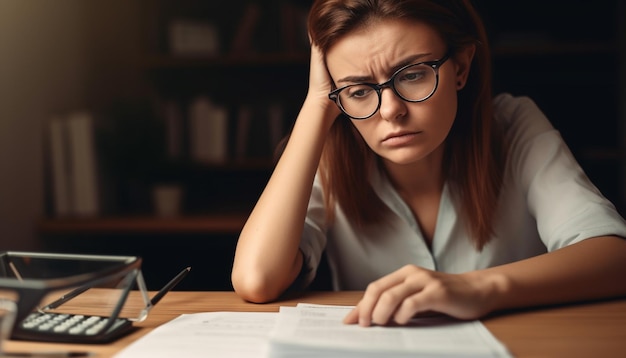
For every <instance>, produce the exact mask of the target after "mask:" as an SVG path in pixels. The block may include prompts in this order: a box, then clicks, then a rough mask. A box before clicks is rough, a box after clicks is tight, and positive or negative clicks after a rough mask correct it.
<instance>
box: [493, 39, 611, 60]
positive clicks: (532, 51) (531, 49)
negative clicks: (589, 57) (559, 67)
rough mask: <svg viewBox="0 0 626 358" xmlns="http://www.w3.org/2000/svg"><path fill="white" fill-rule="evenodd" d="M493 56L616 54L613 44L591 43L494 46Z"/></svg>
mask: <svg viewBox="0 0 626 358" xmlns="http://www.w3.org/2000/svg"><path fill="white" fill-rule="evenodd" d="M492 53H493V55H494V56H502V57H505V56H526V55H529V56H545V55H576V54H598V55H601V54H611V53H615V54H617V53H618V47H617V44H615V43H614V42H593V43H586V42H582V43H553V42H546V43H543V44H533V45H531V44H517V45H515V44H510V45H504V44H496V45H495V46H493V51H492Z"/></svg>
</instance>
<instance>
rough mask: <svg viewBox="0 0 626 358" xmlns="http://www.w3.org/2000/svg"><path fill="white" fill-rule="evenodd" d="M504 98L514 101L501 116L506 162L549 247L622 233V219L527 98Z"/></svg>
mask: <svg viewBox="0 0 626 358" xmlns="http://www.w3.org/2000/svg"><path fill="white" fill-rule="evenodd" d="M507 100H508V101H512V102H511V104H510V105H506V106H504V108H502V109H503V111H502V113H501V115H502V116H503V118H506V119H504V120H505V121H508V122H509V123H508V126H507V127H508V133H507V136H508V139H509V141H508V142H509V143H510V145H511V147H510V149H509V150H510V152H509V161H510V162H509V165H511V166H512V167H511V170H512V173H513V177H514V178H515V180H518V181H519V183H518V184H519V185H520V187H521V188H522V190H524V191H525V193H526V198H527V206H528V210H529V212H530V214H531V215H532V216H533V217H534V218H535V220H536V222H537V229H538V232H539V235H540V236H541V240H542V241H543V242H544V244H545V245H546V247H547V248H548V250H549V251H553V250H556V249H558V248H561V247H564V246H567V245H570V244H573V243H576V242H580V241H582V240H584V239H587V238H591V237H595V236H604V235H617V236H621V237H626V223H625V221H624V219H623V218H622V217H621V216H620V215H619V213H618V212H617V210H616V209H615V206H614V205H613V204H612V203H611V202H610V201H609V200H608V199H607V198H606V197H604V196H603V195H602V193H601V192H600V191H599V190H598V188H597V187H596V186H595V185H594V184H593V183H592V182H591V181H590V180H589V178H588V177H587V175H586V174H585V172H584V171H583V169H582V168H581V166H580V165H579V163H578V162H577V161H576V159H575V158H574V156H573V155H572V153H571V151H570V149H569V148H568V146H567V145H566V143H565V142H564V140H563V138H562V137H561V135H560V133H559V132H558V131H557V130H556V129H555V128H554V127H553V126H552V125H551V124H550V122H549V120H548V119H547V117H546V116H545V115H544V113H543V112H542V111H541V110H540V109H539V108H538V107H537V106H536V104H535V103H534V102H533V101H532V100H530V99H529V98H526V97H520V98H516V99H513V97H510V96H509V97H508V99H507Z"/></svg>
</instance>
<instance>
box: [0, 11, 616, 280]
mask: <svg viewBox="0 0 626 358" xmlns="http://www.w3.org/2000/svg"><path fill="white" fill-rule="evenodd" d="M474 3H475V4H476V6H477V8H478V9H479V11H480V12H481V14H482V16H483V18H484V19H485V22H486V24H487V28H488V32H489V37H490V41H491V44H492V45H493V49H494V50H493V61H494V83H495V88H494V89H495V91H496V92H502V91H507V92H511V93H513V94H515V95H528V96H530V97H532V98H533V99H534V100H535V101H536V102H537V103H538V104H539V106H540V107H541V108H542V109H543V110H544V112H545V113H546V114H547V115H548V117H549V118H550V120H551V121H552V122H553V124H554V125H555V126H556V127H557V129H559V131H560V132H561V133H562V135H563V137H564V138H565V140H566V141H567V142H568V144H569V145H570V148H571V149H572V152H573V153H574V155H575V156H576V157H577V159H578V160H579V162H580V163H581V165H582V166H583V168H584V169H585V171H586V172H587V174H588V175H589V177H590V178H591V179H592V180H593V181H594V183H595V184H596V185H597V186H598V188H599V189H600V190H601V191H602V192H603V193H604V195H605V196H607V197H608V198H609V199H611V200H612V201H613V202H614V203H615V204H616V206H617V207H618V208H619V209H620V211H621V212H622V213H624V203H626V28H625V25H624V24H625V23H626V5H625V1H622V0H603V1H596V2H594V3H593V6H589V5H587V4H586V3H583V2H580V3H579V2H569V1H556V2H552V3H551V7H550V8H549V9H548V8H545V7H544V5H545V4H544V2H541V1H536V0H533V1H507V2H495V1H486V0H475V1H474ZM309 6H310V1H298V0H271V1H251V0H231V1H229V2H227V3H219V4H218V3H217V2H212V1H204V0H180V1H167V0H135V1H127V0H107V1H99V0H98V1H84V0H55V1H36V0H2V1H0V54H1V56H0V250H45V251H60V252H83V253H101V254H123V255H139V256H142V257H143V258H144V265H143V267H144V276H145V277H146V281H147V283H148V286H149V288H150V289H156V288H158V287H159V286H161V285H162V284H164V283H165V282H166V281H167V280H168V279H169V278H170V276H173V275H174V274H175V273H177V272H178V271H179V270H180V269H181V268H183V267H185V266H189V265H191V266H192V267H193V270H192V273H191V274H190V275H189V276H188V278H186V279H185V281H184V282H183V283H181V285H180V286H179V288H180V289H202V290H221V289H230V278H229V274H230V265H231V262H232V254H233V250H234V245H235V243H236V238H237V234H238V231H239V230H240V229H241V227H242V225H243V223H244V222H245V218H246V216H247V214H248V213H249V211H250V210H251V208H252V206H253V205H254V202H255V201H256V199H257V197H258V195H259V194H260V192H261V190H262V188H263V185H264V184H265V182H266V180H267V178H268V177H269V175H270V173H271V170H272V166H273V160H274V148H275V146H276V144H277V143H278V141H279V140H280V138H282V137H283V136H284V135H285V134H286V133H288V131H289V129H290V126H291V124H292V123H293V120H294V119H295V116H296V114H297V111H298V109H299V106H300V105H301V103H302V100H303V98H304V95H305V93H306V92H305V91H306V86H307V75H308V74H307V70H308V48H307V37H306V29H305V26H306V14H307V9H308V7H309Z"/></svg>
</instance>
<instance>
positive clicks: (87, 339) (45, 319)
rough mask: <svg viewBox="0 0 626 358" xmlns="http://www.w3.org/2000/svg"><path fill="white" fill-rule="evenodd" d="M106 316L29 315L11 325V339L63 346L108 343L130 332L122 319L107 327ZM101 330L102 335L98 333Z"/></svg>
mask: <svg viewBox="0 0 626 358" xmlns="http://www.w3.org/2000/svg"><path fill="white" fill-rule="evenodd" d="M109 320H110V318H109V317H101V316H89V315H81V314H68V313H48V312H46V313H42V312H33V313H31V314H29V315H28V316H27V317H26V319H24V320H23V321H22V322H20V323H19V324H18V325H16V326H15V328H14V331H13V337H12V338H15V339H24V340H37V341H48V342H65V343H108V342H111V341H113V340H115V339H117V338H119V337H121V336H123V335H125V334H127V333H129V332H130V331H131V330H132V329H133V325H132V322H131V321H130V320H128V319H126V318H119V317H118V318H115V319H114V321H113V323H112V324H111V325H110V327H109V328H108V329H107V330H105V331H102V329H103V327H105V326H107V325H108V324H109ZM101 331H102V332H101Z"/></svg>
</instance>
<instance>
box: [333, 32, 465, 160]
mask: <svg viewBox="0 0 626 358" xmlns="http://www.w3.org/2000/svg"><path fill="white" fill-rule="evenodd" d="M446 51H447V47H446V44H445V43H444V41H443V40H442V39H441V38H440V36H439V35H438V33H437V32H436V31H434V30H433V29H432V28H431V27H429V26H428V25H425V24H424V23H420V22H407V21H386V20H383V21H379V22H375V23H374V24H372V25H371V26H366V28H362V29H358V30H356V31H354V32H352V33H349V34H348V35H346V36H345V37H343V38H341V39H340V40H339V41H338V42H337V43H336V44H335V45H333V46H332V47H331V48H330V49H329V51H328V52H327V53H326V61H327V66H328V70H329V72H330V75H331V77H332V79H333V81H334V83H335V85H336V86H337V88H339V87H343V86H346V85H349V84H355V83H363V82H368V83H382V82H385V81H387V80H388V79H389V78H390V76H391V75H392V74H393V73H394V72H395V71H396V70H398V69H399V68H401V67H403V66H405V65H408V64H414V63H419V62H424V61H433V60H438V59H441V58H442V57H444V55H445V54H446ZM470 61H471V58H470ZM463 72H464V70H463V66H459V65H458V63H457V62H456V61H455V59H454V58H450V59H449V60H447V61H446V62H445V63H444V64H443V65H442V66H441V67H440V69H439V85H438V87H437V90H436V91H435V93H434V94H433V95H432V96H431V97H430V98H429V99H427V100H426V101H424V102H417V103H410V102H406V101H404V100H402V99H401V98H400V97H398V96H397V95H396V94H395V93H394V92H393V90H392V89H391V88H385V89H383V91H382V102H381V105H380V109H379V110H378V111H377V112H376V113H375V114H374V115H373V116H372V117H370V118H368V119H365V120H352V123H353V124H354V126H355V127H356V128H357V130H358V131H359V132H360V133H361V135H362V137H363V139H364V140H365V142H366V143H367V144H368V145H369V147H370V148H371V149H372V150H373V151H374V152H375V153H377V154H378V155H379V156H381V157H382V158H383V159H384V160H385V161H386V162H388V164H391V163H395V164H413V163H416V162H418V161H421V160H423V159H426V158H433V157H434V158H437V157H438V158H441V156H440V155H439V156H431V154H432V153H435V152H438V153H441V152H442V148H443V146H442V143H443V142H444V140H445V138H446V136H447V135H448V133H449V131H450V128H451V126H452V123H453V122H454V119H455V116H456V109H457V90H458V89H459V88H460V87H462V85H463V84H464V83H465V82H464V81H465V78H466V74H464V73H463ZM459 81H461V82H459ZM459 83H461V86H459V85H458V84H459ZM389 162H391V163H389Z"/></svg>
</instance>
